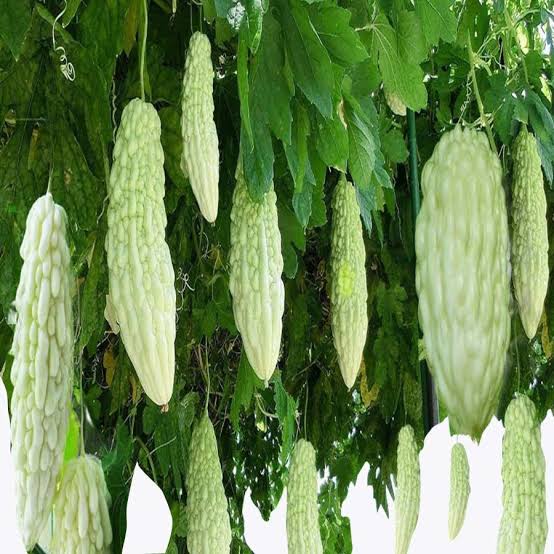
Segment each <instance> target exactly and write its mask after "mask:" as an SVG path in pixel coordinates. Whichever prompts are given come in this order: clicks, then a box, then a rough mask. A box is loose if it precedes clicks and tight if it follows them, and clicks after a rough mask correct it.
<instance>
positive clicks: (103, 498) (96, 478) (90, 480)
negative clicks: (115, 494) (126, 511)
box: [50, 454, 112, 554]
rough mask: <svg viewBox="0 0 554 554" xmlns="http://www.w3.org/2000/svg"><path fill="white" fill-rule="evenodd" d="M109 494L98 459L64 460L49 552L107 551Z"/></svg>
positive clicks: (82, 553)
mask: <svg viewBox="0 0 554 554" xmlns="http://www.w3.org/2000/svg"><path fill="white" fill-rule="evenodd" d="M110 504H111V498H110V494H109V492H108V487H107V486H106V481H105V479H104V472H103V470H102V464H101V463H100V460H99V459H98V458H96V457H95V456H91V455H88V454H87V455H85V456H79V457H78V458H74V459H73V460H71V461H69V462H67V463H66V464H65V465H64V468H63V474H62V478H61V482H60V488H59V491H58V494H57V495H56V500H55V505H54V526H53V531H52V543H51V545H50V553H51V554H110V552H111V551H112V549H111V544H112V526H111V523H110V514H109V506H110Z"/></svg>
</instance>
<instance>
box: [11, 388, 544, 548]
mask: <svg viewBox="0 0 554 554" xmlns="http://www.w3.org/2000/svg"><path fill="white" fill-rule="evenodd" d="M6 402H7V401H6V391H5V388H4V385H3V384H2V382H1V380H0V498H1V499H2V500H1V502H0V537H2V551H3V552H10V553H13V554H24V552H25V551H24V549H23V546H22V544H21V542H20V541H19V538H18V535H17V531H16V529H17V527H16V523H15V509H14V499H13V470H12V466H11V458H10V453H9V419H8V410H7V405H6ZM502 433H503V428H502V425H501V424H500V423H499V422H498V421H497V420H496V419H494V420H493V421H492V422H491V424H490V425H489V427H488V428H487V430H486V431H485V433H484V434H483V438H482V440H481V443H480V445H479V446H477V445H476V444H473V443H471V442H470V441H466V440H465V438H462V439H461V440H462V442H463V443H464V445H465V446H466V450H467V454H468V458H469V464H470V471H471V495H470V498H469V503H468V508H467V514H466V520H465V524H464V527H463V528H462V530H461V532H460V534H459V535H458V538H457V539H456V540H455V541H453V542H450V541H449V540H448V496H449V480H450V448H451V446H452V444H453V442H454V440H455V439H453V438H451V437H450V435H449V432H448V424H447V422H443V423H442V424H441V425H439V426H438V427H435V428H434V429H433V430H432V431H431V433H429V435H428V436H427V439H426V441H425V446H424V448H423V450H422V452H421V455H420V462H421V509H420V516H419V521H418V525H417V528H416V531H415V533H414V537H413V539H412V543H411V548H410V554H420V553H421V554H429V553H435V552H436V553H441V554H467V553H468V552H472V553H475V554H481V553H493V552H495V551H496V535H497V531H498V525H499V522H500V515H501V495H502V482H501V477H500V466H501V446H502ZM553 433H554V419H553V417H552V414H551V412H549V414H548V416H547V418H546V419H545V421H544V422H543V425H542V443H543V450H544V453H545V456H546V463H547V468H546V486H547V498H546V500H547V506H548V520H549V522H552V521H554V506H553V503H554V500H553V498H554V496H553V495H554V441H552V440H547V437H552V436H553ZM367 473H368V468H367V465H366V466H364V468H363V469H362V471H361V472H360V475H359V476H358V480H357V482H356V483H355V485H351V487H350V489H349V493H348V496H347V498H346V500H345V502H344V504H343V506H342V512H343V515H344V516H346V517H349V518H350V526H351V530H352V543H353V552H354V554H361V553H367V552H379V553H385V554H386V553H389V552H390V553H391V554H392V553H393V552H394V538H393V537H394V505H393V503H392V502H391V503H390V506H391V518H390V519H389V518H387V517H386V515H385V514H384V513H383V511H382V510H381V511H379V512H377V511H376V509H375V502H374V500H373V496H372V491H371V488H370V487H368V486H367ZM285 512H286V492H285V493H284V494H283V497H282V498H281V501H280V502H279V505H278V506H277V508H276V510H275V511H274V512H273V514H272V515H271V518H270V520H269V521H268V522H266V521H264V520H263V519H262V517H261V516H260V513H259V512H258V510H257V508H256V507H255V506H254V505H253V503H252V502H251V500H250V497H247V498H246V500H245V502H244V506H243V513H244V518H245V536H246V541H247V543H248V545H249V546H250V548H251V549H252V550H253V551H254V552H255V554H286V552H287V546H286V528H285ZM127 520H128V521H127V524H128V529H127V536H126V539H125V546H124V550H123V552H124V553H125V554H147V553H148V554H152V553H156V552H165V549H166V545H167V543H168V541H169V537H170V534H171V516H170V512H169V508H168V507H167V503H166V501H165V499H164V496H163V494H162V492H161V491H160V489H158V487H157V486H156V485H155V484H154V483H153V482H152V481H151V480H150V479H149V478H148V476H147V475H146V474H145V473H144V472H143V471H142V470H141V469H140V467H138V466H137V469H136V470H135V474H134V476H133V481H132V484H131V491H130V496H129V503H128V506H127ZM551 526H553V528H554V524H552V523H551ZM546 552H547V553H548V552H554V532H553V533H552V534H551V535H550V536H549V539H548V542H547V545H546ZM68 554H70V553H68Z"/></svg>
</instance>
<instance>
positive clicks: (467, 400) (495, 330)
mask: <svg viewBox="0 0 554 554" xmlns="http://www.w3.org/2000/svg"><path fill="white" fill-rule="evenodd" d="M501 181H502V169H501V166H500V161H499V159H498V156H496V154H495V153H494V152H493V151H492V150H491V148H490V146H489V143H488V140H487V137H486V135H485V134H484V133H482V132H478V131H475V130H472V129H467V130H462V128H461V127H459V126H457V127H455V128H454V130H452V131H449V132H447V133H445V134H444V135H443V136H442V138H441V139H440V141H439V143H438V144H437V146H436V147H435V150H434V152H433V155H432V156H431V158H430V159H429V160H428V161H427V163H426V164H425V167H424V168H423V173H422V189H423V202H422V205H421V211H420V213H419V216H418V218H417V221H416V255H417V263H416V288H417V293H418V296H419V321H420V323H421V328H422V330H423V340H424V343H425V351H426V357H427V361H428V363H429V367H430V369H431V372H432V374H433V376H434V378H435V383H436V386H437V390H438V393H439V396H440V399H441V400H442V402H443V403H444V405H445V407H446V410H447V412H448V416H449V421H450V426H451V428H452V430H453V431H454V432H455V433H457V434H468V435H470V436H471V437H472V438H474V439H476V440H479V439H480V437H481V434H482V432H483V429H484V428H485V427H486V426H487V424H488V423H489V421H490V419H491V417H492V414H493V413H494V411H495V408H496V406H497V404H498V397H499V393H500V387H501V385H502V378H503V375H504V366H505V360H506V351H507V348H508V341H509V337H510V313H509V305H510V267H509V240H508V223H507V213H506V202H505V195H504V189H503V188H502V182H501Z"/></svg>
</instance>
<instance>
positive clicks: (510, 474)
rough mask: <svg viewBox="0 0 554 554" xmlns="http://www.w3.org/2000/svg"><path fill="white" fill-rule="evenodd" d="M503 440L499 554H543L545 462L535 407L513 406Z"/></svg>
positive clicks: (521, 399) (524, 401) (525, 401)
mask: <svg viewBox="0 0 554 554" xmlns="http://www.w3.org/2000/svg"><path fill="white" fill-rule="evenodd" d="M504 426H505V431H504V438H503V440H502V482H503V486H504V489H503V491H502V505H503V512H502V520H501V522H500V531H499V535H498V547H497V554H542V553H543V552H544V548H545V544H546V537H547V534H548V521H547V517H546V491H545V460H544V454H543V451H542V446H541V430H540V426H539V423H538V421H537V414H536V410H535V405H534V404H533V402H532V401H531V400H530V399H529V398H528V397H527V396H518V397H517V398H516V399H514V400H512V401H511V402H510V405H509V406H508V409H507V410H506V415H505V417H504Z"/></svg>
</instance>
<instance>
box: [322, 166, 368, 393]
mask: <svg viewBox="0 0 554 554" xmlns="http://www.w3.org/2000/svg"><path fill="white" fill-rule="evenodd" d="M330 280H331V293H330V297H331V327H332V331H333V342H334V343H335V349H336V351H337V355H338V361H339V366H340V370H341V373H342V378H343V379H344V382H345V384H346V386H347V387H348V388H351V387H352V385H354V382H355V381H356V377H357V375H358V371H359V369H360V363H361V361H362V355H363V353H364V346H365V341H366V337H367V279H366V271H365V245H364V237H363V231H362V222H361V219H360V207H359V206H358V201H357V199H356V191H355V190H354V187H353V186H352V184H351V183H349V182H348V181H347V180H346V177H345V176H344V174H343V175H341V177H340V179H339V181H338V183H337V186H336V188H335V192H334V196H333V228H332V231H331V271H330Z"/></svg>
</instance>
